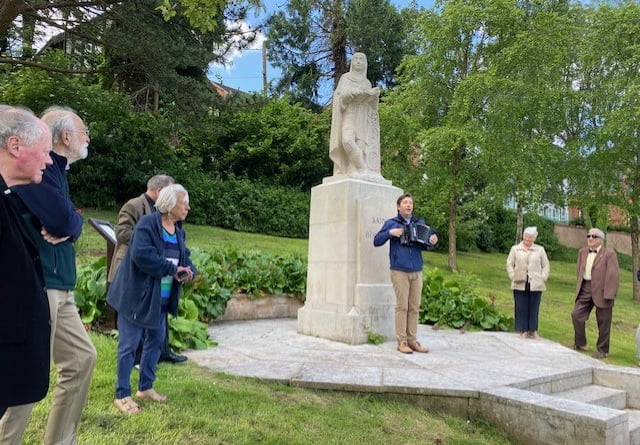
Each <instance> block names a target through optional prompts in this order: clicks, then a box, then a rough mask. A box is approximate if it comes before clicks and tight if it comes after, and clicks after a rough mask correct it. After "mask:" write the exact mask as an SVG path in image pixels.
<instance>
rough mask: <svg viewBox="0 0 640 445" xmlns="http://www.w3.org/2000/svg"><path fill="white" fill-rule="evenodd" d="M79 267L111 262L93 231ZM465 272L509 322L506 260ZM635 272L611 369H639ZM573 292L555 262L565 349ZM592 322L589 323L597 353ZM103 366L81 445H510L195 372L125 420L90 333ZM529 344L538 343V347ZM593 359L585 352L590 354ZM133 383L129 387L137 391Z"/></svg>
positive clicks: (201, 242)
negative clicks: (633, 291)
mask: <svg viewBox="0 0 640 445" xmlns="http://www.w3.org/2000/svg"><path fill="white" fill-rule="evenodd" d="M85 217H95V218H99V219H105V220H108V221H111V222H112V223H115V220H116V214H115V213H113V212H98V211H91V210H85ZM186 231H187V243H188V245H189V246H190V247H191V248H194V247H196V246H197V247H198V248H201V249H203V250H206V249H209V248H213V247H216V246H227V247H233V248H237V249H241V250H264V251H268V252H272V253H278V254H287V253H296V254H301V255H304V256H306V254H307V241H306V240H299V239H282V238H274V237H269V236H264V235H253V234H245V233H237V232H233V231H228V230H222V229H217V228H210V227H201V226H200V227H198V226H192V225H187V227H186ZM76 247H77V250H78V256H79V261H81V262H82V261H88V260H90V259H91V258H94V257H96V256H100V255H105V252H106V242H105V241H104V240H103V239H102V238H101V237H100V235H99V234H98V233H97V232H96V231H95V230H94V229H93V228H92V227H91V226H89V225H88V224H86V225H85V231H84V234H83V236H82V237H81V239H80V240H79V241H78V243H77V245H76ZM425 258H426V261H425V267H427V268H432V267H438V268H440V269H442V270H446V264H447V255H446V253H443V252H442V253H441V252H431V253H427V254H426V255H425ZM458 264H459V268H460V271H461V272H465V273H473V274H475V275H476V276H478V277H479V278H480V285H479V288H478V294H479V295H486V296H491V298H495V304H496V305H497V307H498V308H499V309H500V310H501V311H503V312H504V313H506V314H510V315H511V314H512V313H513V297H512V293H511V291H510V289H509V280H508V278H507V274H506V270H505V264H506V255H503V254H480V253H460V254H459V257H458ZM632 279H633V274H632V273H631V271H622V275H621V289H620V292H619V294H618V299H617V300H616V306H615V308H614V315H613V318H614V322H613V329H612V339H611V355H610V356H609V357H608V358H607V359H606V360H605V361H606V362H607V363H612V364H617V365H623V366H634V365H635V364H636V363H637V359H636V356H635V329H636V327H637V325H638V322H639V321H640V303H638V302H635V301H633V300H632V298H631V284H632V281H631V280H632ZM574 290H575V265H574V264H573V263H559V262H552V263H551V276H550V279H549V282H548V289H547V291H545V292H544V293H543V296H542V305H541V313H540V334H541V335H542V336H543V337H545V338H548V339H550V340H553V341H556V342H559V343H561V344H565V345H569V344H571V343H572V342H573V329H572V325H571V317H570V312H571V308H572V306H573V294H574ZM594 318H595V315H593V316H592V317H591V319H590V320H589V330H588V338H589V342H590V343H589V346H590V352H592V351H593V341H594V340H595V336H596V331H595V319H594ZM91 335H92V340H93V342H94V344H95V345H96V347H97V349H98V364H97V367H96V371H95V374H94V378H93V381H92V386H91V391H90V394H89V403H88V406H87V408H86V409H85V410H84V415H83V420H82V423H81V425H80V428H79V442H80V443H82V444H90V445H102V444H104V445H107V444H108V445H117V444H207V445H208V444H219V445H223V444H224V445H233V444H252V445H253V444H367V445H371V444H414V443H426V444H431V443H435V444H451V445H454V444H460V445H462V444H478V445H480V444H494V445H497V444H508V443H510V442H509V441H508V440H507V439H506V436H505V435H504V434H503V433H501V432H499V431H496V430H495V429H493V428H492V427H491V426H489V425H486V424H483V423H477V422H467V421H465V420H463V419H457V418H455V417H452V416H448V415H441V414H434V413H429V412H426V411H424V410H422V409H419V408H416V407H414V406H413V405H410V404H405V403H401V402H391V401H388V400H384V399H383V398H381V397H379V396H376V395H371V394H353V393H341V392H331V391H312V390H307V389H300V388H291V387H288V386H285V385H281V384H277V383H270V382H262V381H258V380H254V379H246V378H237V377H233V376H228V375H224V374H218V373H213V372H210V371H208V370H205V369H202V368H200V367H198V366H197V365H195V364H194V363H191V362H187V363H185V364H182V365H167V364H161V365H160V366H159V367H158V379H157V382H156V388H157V390H158V391H160V392H163V393H166V394H167V395H168V397H169V402H168V403H167V404H164V405H162V404H149V403H147V404H144V405H143V408H144V409H143V411H142V413H140V414H139V415H136V416H128V417H127V416H123V415H121V414H119V412H118V411H117V410H116V409H115V408H114V407H113V406H112V401H113V397H114V394H113V392H114V383H115V363H116V359H115V357H116V352H115V350H116V340H115V339H113V338H111V337H109V336H106V335H99V334H91ZM532 341H533V340H532ZM590 352H589V353H590ZM136 379H137V372H136V371H134V373H133V375H132V386H133V387H134V388H135V385H136V383H137V381H136ZM49 406H50V394H49V397H48V398H47V399H45V401H43V402H40V403H38V404H37V406H36V409H35V410H34V413H33V416H32V419H31V422H30V425H29V428H28V430H27V433H26V435H25V438H24V444H28V445H30V444H33V445H36V444H41V443H42V437H43V431H44V426H45V423H46V415H47V412H48V410H49Z"/></svg>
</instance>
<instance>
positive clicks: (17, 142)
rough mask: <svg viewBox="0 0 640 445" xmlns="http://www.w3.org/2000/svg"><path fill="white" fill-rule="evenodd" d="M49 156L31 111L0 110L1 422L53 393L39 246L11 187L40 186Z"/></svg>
mask: <svg viewBox="0 0 640 445" xmlns="http://www.w3.org/2000/svg"><path fill="white" fill-rule="evenodd" d="M50 151H51V132H50V131H49V128H47V126H46V125H45V123H44V122H42V121H41V120H40V119H38V118H37V117H36V116H35V115H34V114H33V113H32V112H31V111H29V110H27V109H23V108H19V107H10V106H7V105H0V363H2V365H1V366H0V417H3V414H4V413H5V411H6V410H7V408H8V407H11V406H17V405H23V404H25V403H33V402H36V401H38V400H41V399H42V398H43V397H44V396H45V395H46V394H47V390H48V389H49V370H50V369H49V366H50V365H49V337H50V328H49V323H50V318H49V304H48V302H47V294H46V292H45V289H44V277H43V275H42V267H41V266H40V259H39V253H38V246H37V245H36V243H35V241H34V240H32V239H31V237H30V236H29V234H28V233H27V230H26V228H25V227H24V223H23V221H22V218H21V217H20V214H19V213H18V211H17V209H16V205H17V203H18V201H19V199H18V197H17V196H16V194H15V193H13V190H12V187H15V186H18V185H20V184H28V183H33V184H38V183H39V182H40V181H42V174H43V173H42V172H43V171H44V169H45V168H46V166H47V165H50V164H51V157H50V156H49V152H50ZM21 439H22V435H20V436H19V437H17V438H16V441H17V442H20V441H21Z"/></svg>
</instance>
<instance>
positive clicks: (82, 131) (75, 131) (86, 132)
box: [69, 128, 89, 136]
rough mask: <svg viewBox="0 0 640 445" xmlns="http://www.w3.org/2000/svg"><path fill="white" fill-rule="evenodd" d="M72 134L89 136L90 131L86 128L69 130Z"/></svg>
mask: <svg viewBox="0 0 640 445" xmlns="http://www.w3.org/2000/svg"><path fill="white" fill-rule="evenodd" d="M69 131H70V132H71V133H84V134H86V135H87V136H89V129H88V128H85V129H84V130H69Z"/></svg>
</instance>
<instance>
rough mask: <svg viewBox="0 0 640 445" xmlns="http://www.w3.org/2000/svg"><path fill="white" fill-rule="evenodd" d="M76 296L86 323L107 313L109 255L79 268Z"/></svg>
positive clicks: (96, 319) (92, 322)
mask: <svg viewBox="0 0 640 445" xmlns="http://www.w3.org/2000/svg"><path fill="white" fill-rule="evenodd" d="M74 298H75V301H76V306H77V307H78V310H79V311H80V318H81V319H82V322H83V323H84V324H86V325H92V324H94V323H96V322H97V321H98V320H100V319H101V318H102V316H103V315H104V314H106V313H107V257H101V258H99V259H98V260H97V261H94V262H93V263H89V264H85V265H83V266H81V267H79V268H78V277H77V281H76V288H75V290H74Z"/></svg>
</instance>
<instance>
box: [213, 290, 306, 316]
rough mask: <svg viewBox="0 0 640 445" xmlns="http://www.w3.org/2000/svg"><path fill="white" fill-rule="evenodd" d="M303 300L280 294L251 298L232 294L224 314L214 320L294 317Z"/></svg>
mask: <svg viewBox="0 0 640 445" xmlns="http://www.w3.org/2000/svg"><path fill="white" fill-rule="evenodd" d="M303 304H304V303H303V302H301V301H300V300H298V299H297V298H291V297H285V296H282V295H268V296H265V297H262V298H255V299H251V298H249V297H248V296H247V295H244V294H236V295H232V296H231V299H230V300H229V301H228V302H227V308H226V310H225V312H224V315H222V316H220V317H218V318H216V321H235V320H258V319H263V318H296V317H297V316H298V309H300V308H301V307H302V306H303Z"/></svg>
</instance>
